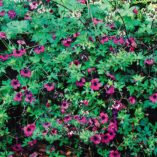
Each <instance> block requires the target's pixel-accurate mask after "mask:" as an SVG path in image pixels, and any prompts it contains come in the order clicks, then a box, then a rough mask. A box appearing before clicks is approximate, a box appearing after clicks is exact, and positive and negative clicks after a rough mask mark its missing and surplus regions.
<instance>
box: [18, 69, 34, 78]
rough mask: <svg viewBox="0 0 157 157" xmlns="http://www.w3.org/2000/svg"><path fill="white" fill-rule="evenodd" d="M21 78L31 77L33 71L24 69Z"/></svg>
mask: <svg viewBox="0 0 157 157" xmlns="http://www.w3.org/2000/svg"><path fill="white" fill-rule="evenodd" d="M20 74H21V76H23V77H28V78H30V77H31V71H30V70H29V69H28V68H24V69H22V70H21V71H20Z"/></svg>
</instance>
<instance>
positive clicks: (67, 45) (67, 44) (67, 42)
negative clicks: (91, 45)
mask: <svg viewBox="0 0 157 157" xmlns="http://www.w3.org/2000/svg"><path fill="white" fill-rule="evenodd" d="M71 42H72V39H71V38H70V37H69V38H67V39H64V40H62V44H63V45H64V46H65V47H69V46H70V44H71Z"/></svg>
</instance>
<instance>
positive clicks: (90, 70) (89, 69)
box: [87, 68, 96, 74]
mask: <svg viewBox="0 0 157 157" xmlns="http://www.w3.org/2000/svg"><path fill="white" fill-rule="evenodd" d="M93 71H96V68H88V69H87V72H88V73H89V74H90V73H92V72H93Z"/></svg>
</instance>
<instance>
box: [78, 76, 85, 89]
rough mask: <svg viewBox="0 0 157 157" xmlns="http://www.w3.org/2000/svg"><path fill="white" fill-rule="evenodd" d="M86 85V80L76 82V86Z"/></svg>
mask: <svg viewBox="0 0 157 157" xmlns="http://www.w3.org/2000/svg"><path fill="white" fill-rule="evenodd" d="M85 83H86V80H85V78H81V79H80V80H79V81H76V86H78V87H83V86H84V84H85Z"/></svg>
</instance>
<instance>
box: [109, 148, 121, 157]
mask: <svg viewBox="0 0 157 157" xmlns="http://www.w3.org/2000/svg"><path fill="white" fill-rule="evenodd" d="M109 157H120V153H119V152H118V151H117V150H111V151H110V155H109Z"/></svg>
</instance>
